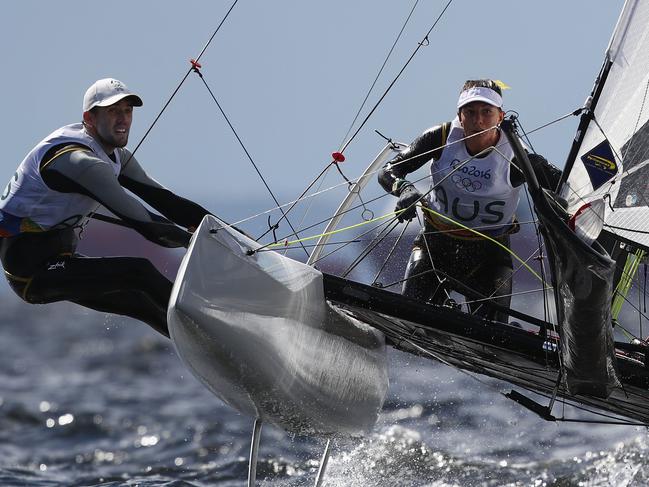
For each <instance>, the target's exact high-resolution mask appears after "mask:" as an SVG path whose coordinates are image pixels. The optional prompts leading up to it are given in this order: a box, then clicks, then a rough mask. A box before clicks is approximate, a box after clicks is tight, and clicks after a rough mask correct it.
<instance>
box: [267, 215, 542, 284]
mask: <svg viewBox="0 0 649 487" xmlns="http://www.w3.org/2000/svg"><path fill="white" fill-rule="evenodd" d="M422 209H424V210H425V211H428V212H429V213H432V214H434V215H436V216H439V217H441V218H443V219H445V220H448V221H449V222H451V223H453V224H455V225H457V226H458V227H460V228H462V229H464V230H468V231H470V232H473V233H475V234H476V235H478V236H480V237H482V238H484V239H487V240H489V241H490V242H493V243H494V244H496V245H498V246H499V247H500V248H502V249H503V250H505V251H506V252H508V253H509V254H511V255H512V256H513V257H514V259H516V260H517V261H518V262H519V263H520V264H521V265H522V266H523V267H525V269H527V270H528V271H529V272H530V273H531V274H532V275H533V276H534V277H536V278H537V279H538V280H539V281H541V282H543V279H542V278H541V276H539V275H538V274H537V273H536V272H535V271H534V269H532V268H531V267H530V266H529V265H527V263H526V262H525V261H524V260H523V259H521V258H520V257H519V256H518V255H516V253H515V252H513V251H512V250H511V249H510V248H508V247H506V246H505V245H503V244H501V243H500V242H498V241H497V240H495V239H493V238H491V237H490V236H488V235H485V234H484V233H481V232H479V231H477V230H476V229H474V228H469V227H467V226H464V225H462V224H461V223H459V222H456V221H455V220H453V219H452V218H449V217H447V216H445V215H442V214H440V213H437V212H436V211H434V210H431V209H430V208H428V207H426V206H423V205H422ZM403 211H405V209H403V210H399V211H398V212H394V211H393V212H391V213H387V214H385V215H382V216H378V217H376V218H372V219H371V220H367V221H364V222H361V223H356V224H354V225H350V226H348V227H344V228H339V229H338V230H332V231H331V232H327V233H321V234H320V235H313V236H311V237H305V238H301V239H298V240H290V241H289V240H285V241H284V242H277V243H274V244H270V245H268V248H277V247H288V246H289V245H294V244H298V243H301V242H306V241H307V240H313V239H316V238H320V237H324V236H330V235H335V234H337V233H341V232H345V231H347V230H352V229H354V228H358V227H361V226H363V225H367V224H368V223H373V222H375V221H379V220H383V219H385V218H389V217H393V216H396V215H398V214H399V213H401V212H403Z"/></svg>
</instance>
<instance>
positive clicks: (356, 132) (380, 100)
mask: <svg viewBox="0 0 649 487" xmlns="http://www.w3.org/2000/svg"><path fill="white" fill-rule="evenodd" d="M452 3H453V0H449V1H448V3H447V4H446V6H445V7H444V9H443V10H442V12H441V13H440V14H439V16H438V17H437V19H436V20H435V22H434V23H433V25H432V26H431V28H430V29H429V30H428V32H426V35H425V36H424V39H423V40H422V41H421V42H419V43H418V44H417V47H416V48H415V50H414V51H413V53H412V54H411V55H410V57H409V58H408V60H407V61H406V63H405V64H404V65H403V67H402V68H401V70H400V71H399V72H398V73H397V75H396V77H395V78H394V79H393V80H392V82H391V83H390V85H389V86H388V87H387V88H386V90H385V91H384V92H383V94H382V95H381V97H380V98H379V101H377V102H376V104H375V105H374V107H373V108H372V109H371V110H370V112H369V113H368V114H367V116H366V117H365V119H363V121H362V122H361V124H360V125H359V126H358V128H357V129H356V131H355V132H354V133H353V135H352V136H351V137H350V138H349V139H348V140H347V142H345V144H344V145H343V147H342V149H340V152H341V153H342V152H344V151H345V149H346V148H347V147H348V146H349V144H351V142H352V141H353V140H354V139H355V138H356V136H357V135H358V133H359V132H360V131H361V129H362V128H363V127H364V126H365V124H366V123H367V121H368V120H369V119H370V117H371V116H372V115H373V114H374V112H375V111H376V109H377V108H378V107H379V105H380V104H381V102H383V99H384V98H385V97H386V96H387V95H388V93H389V92H390V90H391V89H392V87H393V86H394V85H395V84H396V82H397V80H398V79H399V78H400V77H401V75H402V74H403V72H404V71H405V70H406V68H407V67H408V65H409V64H410V62H411V61H412V60H413V58H414V57H415V55H416V54H417V52H419V49H420V48H421V47H422V46H426V45H428V44H427V43H428V36H429V35H430V34H431V32H433V29H434V28H435V27H436V26H437V24H438V23H439V21H440V20H441V19H442V16H443V15H444V13H445V12H446V10H447V9H448V8H449V7H450V5H451V4H452Z"/></svg>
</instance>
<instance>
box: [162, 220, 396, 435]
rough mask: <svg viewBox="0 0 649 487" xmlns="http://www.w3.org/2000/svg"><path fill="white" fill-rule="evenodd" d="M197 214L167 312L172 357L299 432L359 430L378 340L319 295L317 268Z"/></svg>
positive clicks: (372, 393)
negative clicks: (175, 354) (197, 222)
mask: <svg viewBox="0 0 649 487" xmlns="http://www.w3.org/2000/svg"><path fill="white" fill-rule="evenodd" d="M259 247H260V246H259V244H257V243H256V242H255V241H253V240H251V239H249V238H247V237H246V236H244V235H242V234H241V233H239V232H237V231H235V230H233V229H231V228H229V227H226V226H224V224H223V222H222V221H220V220H218V219H217V218H215V217H213V216H211V215H208V216H206V217H205V218H204V219H203V221H202V223H201V225H200V227H199V228H198V229H197V231H196V232H195V234H194V236H193V238H192V241H191V244H190V246H189V249H188V251H187V254H186V255H185V257H184V259H183V261H182V263H181V266H180V269H179V271H178V276H177V278H176V281H175V284H174V288H173V292H172V296H171V300H170V305H169V311H168V322H169V331H170V334H171V338H172V340H173V343H174V345H175V347H176V350H177V352H178V355H179V356H180V357H181V359H182V360H183V361H184V362H185V364H186V365H187V366H188V367H189V369H190V370H191V371H192V372H193V373H194V375H195V376H196V377H197V378H198V379H199V380H200V381H201V382H202V383H203V384H204V385H205V386H207V388H208V389H210V390H211V391H212V392H213V393H214V394H216V395H217V396H218V397H220V398H221V399H222V400H223V401H224V402H226V403H227V404H229V405H230V406H232V407H234V408H235V409H237V410H239V411H240V412H242V413H244V414H249V415H251V416H254V417H256V418H259V419H261V420H262V421H265V422H270V423H273V424H276V425H278V426H280V427H282V428H284V429H286V430H288V431H291V432H294V433H298V434H310V435H323V436H326V435H332V434H351V435H355V434H362V433H363V432H365V431H367V430H369V429H370V428H371V427H372V426H373V425H374V423H375V422H376V419H377V417H378V413H379V411H380V409H381V407H382V405H383V401H384V399H385V395H386V393H387V389H388V374H387V363H386V350H385V338H384V336H383V334H382V333H381V332H379V331H377V330H375V329H374V328H372V327H370V326H368V325H366V324H365V323H362V322H361V321H358V320H356V319H354V318H353V317H350V316H348V315H347V314H344V313H341V312H340V311H338V310H336V309H335V308H332V307H331V306H329V305H328V304H327V302H326V301H325V298H324V291H323V283H322V274H321V273H320V272H318V271H317V270H315V269H314V268H312V267H310V266H307V265H305V264H302V263H300V262H297V261H294V260H292V259H289V258H287V257H284V256H282V255H280V254H278V253H276V252H273V251H268V250H264V251H261V252H255V253H252V255H249V251H251V250H256V249H258V248H259Z"/></svg>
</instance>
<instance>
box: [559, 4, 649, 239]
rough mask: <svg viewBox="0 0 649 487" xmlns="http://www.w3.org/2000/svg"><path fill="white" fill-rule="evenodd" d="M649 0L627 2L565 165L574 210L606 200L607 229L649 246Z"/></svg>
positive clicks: (564, 192)
mask: <svg viewBox="0 0 649 487" xmlns="http://www.w3.org/2000/svg"><path fill="white" fill-rule="evenodd" d="M647 26H649V2H646V1H637V0H627V2H626V3H625V5H624V8H623V10H622V13H621V14H620V18H619V20H618V23H617V25H616V28H615V31H614V33H613V36H612V38H611V41H610V43H609V46H608V49H607V51H606V57H605V62H604V65H603V67H602V71H601V73H600V76H599V78H598V80H597V83H596V85H595V88H594V90H593V94H592V99H591V103H592V105H591V110H592V111H589V112H587V113H586V114H585V115H584V118H583V120H582V125H581V126H580V127H581V128H582V129H583V128H584V126H585V122H588V125H587V127H586V128H585V130H581V131H580V132H579V133H578V135H577V139H576V142H575V148H576V149H578V150H577V151H574V149H573V152H572V153H571V155H572V157H570V158H569V160H568V161H567V164H566V171H567V173H568V174H569V175H568V177H567V182H566V184H565V185H564V186H563V187H562V189H561V195H562V196H563V197H564V198H566V199H567V200H568V204H569V211H570V213H575V212H576V211H577V210H578V209H579V208H580V207H581V206H583V205H584V204H585V203H587V202H590V201H593V200H596V199H599V198H604V199H605V201H606V202H607V211H606V215H605V229H606V230H608V231H609V232H611V233H614V234H616V235H617V236H618V237H620V238H622V239H625V240H628V241H631V242H633V243H637V244H640V245H642V246H644V247H649V211H647V210H648V207H649V185H648V184H647V181H649V139H648V137H649V99H648V94H649V93H648V89H649V29H648V27H647Z"/></svg>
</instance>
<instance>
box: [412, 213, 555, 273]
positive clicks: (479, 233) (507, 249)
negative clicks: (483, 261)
mask: <svg viewBox="0 0 649 487" xmlns="http://www.w3.org/2000/svg"><path fill="white" fill-rule="evenodd" d="M422 209H423V210H424V211H427V212H429V213H431V214H432V215H435V216H438V217H440V218H443V219H444V220H447V221H448V222H450V223H452V224H454V225H457V226H458V227H460V228H461V229H463V230H468V231H469V232H472V233H475V234H476V235H478V236H480V237H482V238H484V239H487V240H489V241H490V242H492V243H495V244H496V245H497V246H498V247H500V248H501V249H503V250H504V251H505V252H508V253H509V254H511V256H512V257H514V259H516V260H517V261H518V262H519V263H520V264H521V265H522V266H523V267H525V268H526V269H527V270H528V271H530V273H531V274H532V275H533V276H534V277H536V278H537V279H538V280H539V281H541V283H543V279H542V278H541V276H539V275H538V274H537V273H536V272H535V271H534V269H532V268H531V267H530V266H529V265H527V263H526V262H525V261H524V260H523V259H521V258H520V257H519V256H518V255H516V253H515V252H514V251H512V250H511V249H510V248H508V247H506V246H505V245H503V244H501V243H500V242H499V241H498V240H496V239H494V238H491V237H490V236H489V235H485V234H484V233H482V232H479V231H477V230H476V229H475V228H470V227H467V226H465V225H462V224H461V223H460V222H456V221H455V220H453V219H452V218H449V217H447V216H446V215H442V214H441V213H438V212H436V211H434V210H431V209H430V208H428V207H426V206H423V205H422Z"/></svg>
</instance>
